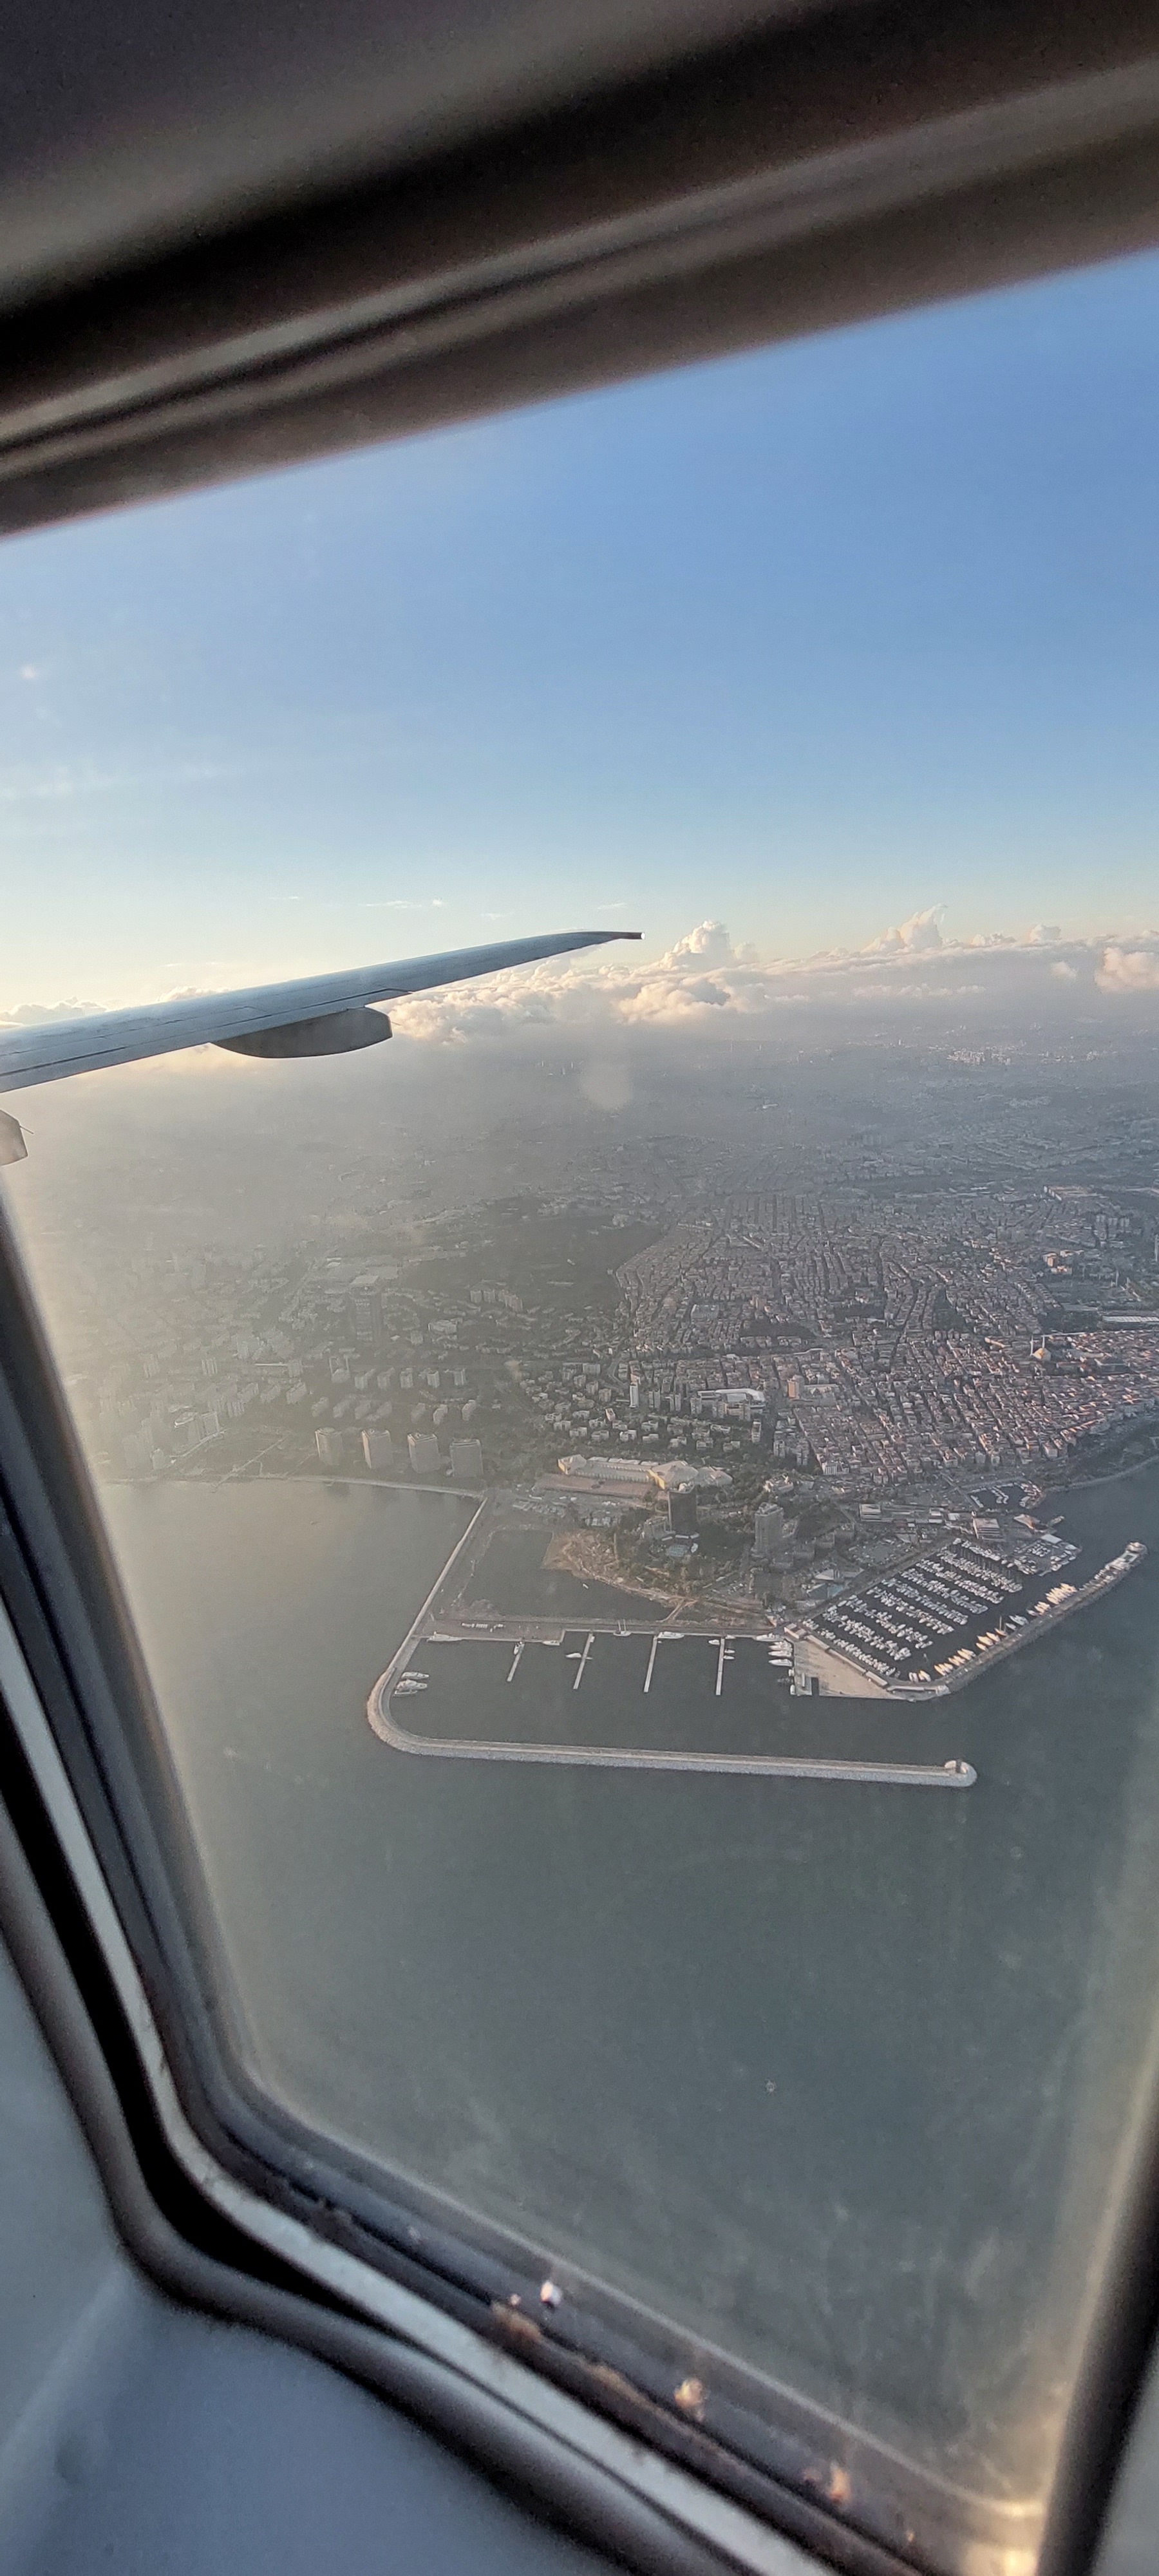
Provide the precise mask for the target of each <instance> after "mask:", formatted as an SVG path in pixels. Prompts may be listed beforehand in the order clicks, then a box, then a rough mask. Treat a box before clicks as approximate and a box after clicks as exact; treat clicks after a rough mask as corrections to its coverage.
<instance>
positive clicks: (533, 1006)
mask: <svg viewBox="0 0 1159 2576" xmlns="http://www.w3.org/2000/svg"><path fill="white" fill-rule="evenodd" d="M944 919H945V907H944V905H941V904H931V905H929V906H928V907H927V908H926V909H925V910H924V911H921V912H915V913H912V914H911V915H910V918H909V919H908V921H902V922H898V923H896V924H894V925H892V926H891V927H890V928H888V929H886V930H883V931H882V932H881V933H880V934H879V936H878V937H877V938H876V939H873V940H870V941H869V943H868V945H867V946H866V947H864V948H859V949H832V950H827V951H825V952H824V953H822V954H821V955H819V956H815V957H808V958H795V959H794V958H780V959H777V958H773V959H762V958H760V957H759V956H758V955H757V954H756V952H755V950H753V949H751V948H744V947H739V948H738V947H735V946H734V945H733V942H732V940H731V939H730V937H729V934H728V931H727V929H726V927H725V925H724V923H723V922H721V921H701V922H698V923H697V925H696V928H695V929H694V930H690V931H688V932H687V933H686V935H685V937H684V938H683V939H678V940H677V942H676V944H675V946H674V947H673V948H670V949H668V950H667V951H666V952H665V954H664V955H663V956H662V957H657V958H655V959H653V960H651V961H647V962H643V963H641V962H640V960H639V958H638V955H636V954H632V955H621V954H617V953H615V952H610V951H608V950H604V951H602V952H601V955H600V958H599V961H598V962H596V961H594V960H592V959H591V958H589V957H579V958H569V959H564V960H560V961H555V960H548V961H546V962H545V963H544V964H543V965H541V966H536V967H519V968H516V969H514V970H512V971H511V972H510V973H508V974H504V975H490V976H487V977H485V978H484V979H483V980H482V981H481V982H479V983H477V984H457V985H451V986H449V987H448V988H447V989H446V990H445V991H442V992H435V993H417V994H415V995H414V997H413V999H411V1000H409V1001H405V1002H397V1003H394V1004H392V1006H391V1013H390V1016H391V1021H392V1024H393V1026H394V1028H395V1029H396V1030H397V1032H398V1034H399V1036H400V1037H406V1038H412V1039H418V1040H422V1041H426V1042H428V1043H435V1044H442V1045H455V1044H462V1043H464V1042H467V1041H470V1040H472V1039H475V1038H487V1037H498V1036H503V1035H505V1034H508V1033H512V1032H516V1031H519V1030H525V1031H527V1032H529V1033H533V1032H534V1031H535V1030H537V1029H543V1030H544V1031H546V1030H548V1029H552V1030H554V1031H556V1032H557V1033H558V1034H559V1035H560V1036H561V1037H563V1038H565V1039H566V1038H567V1037H568V1036H569V1035H571V1036H574V1038H575V1039H576V1041H577V1042H579V1043H582V1042H583V1041H584V1040H586V1039H588V1040H599V1039H600V1038H601V1037H611V1036H614V1035H615V1034H616V1033H617V1032H619V1033H626V1032H629V1031H632V1030H642V1029H648V1028H655V1029H682V1030H703V1031H704V1032H706V1033H712V1032H713V1031H715V1032H716V1033H717V1034H718V1035H721V1036H726V1035H728V1033H729V1032H730V1031H731V1032H733V1033H740V1032H742V1031H743V1032H744V1033H745V1034H746V1035H752V1036H757V1035H759V1034H761V1032H762V1030H768V1032H769V1033H770V1034H775V1033H776V1032H777V1030H778V1029H779V1030H782V1031H783V1030H787V1029H790V1028H791V1027H792V1025H793V1017H794V1014H797V1013H801V1012H803V1011H804V1010H805V1009H807V1008H808V1007H809V1006H812V1007H814V1008H816V1009H818V1010H824V1011H837V1010H849V1011H853V1012H855V1013H860V1014H861V1015H862V1016H865V1015H867V1014H868V1013H870V1012H872V1011H873V1010H874V1009H876V1010H878V1011H891V1010H899V1011H903V1012H906V1011H908V1012H910V1013H913V1012H917V1011H920V1010H922V1009H927V1010H937V1009H940V1010H941V1011H942V1012H943V1014H944V1013H945V1012H946V1011H948V1010H953V1009H954V1008H955V1006H961V1007H962V1008H963V1009H965V1010H974V1011H980V1012H982V1013H985V1012H986V1010H987V1009H991V1010H993V1012H994V1013H996V1014H1006V1015H1008V1016H1009V1018H1010V1019H1011V1020H1015V1019H1018V1018H1024V1017H1025V1016H1026V1015H1027V1014H1028V1013H1030V1012H1033V1011H1035V1010H1037V1009H1040V1008H1041V1009H1043V1010H1051V1011H1053V1012H1054V1013H1055V1014H1057V1012H1058V1011H1059V1009H1060V1008H1063V1009H1071V1010H1077V1009H1082V1008H1084V1007H1086V1008H1088V1009H1089V1008H1091V1007H1095V1006H1097V1005H1098V1004H1099V1001H1100V997H1104V996H1105V997H1107V998H1108V999H1110V1000H1111V1001H1116V1000H1118V1001H1122V1000H1130V999H1132V998H1133V999H1135V1000H1136V1001H1138V1000H1144V1001H1146V1000H1148V999H1149V997H1151V996H1153V995H1159V931H1156V930H1149V931H1139V932H1133V933H1131V934H1130V935H1129V936H1125V935H1119V936H1113V935H1111V934H1110V933H1105V934H1103V935H1102V936H1101V937H1099V938H1092V939H1064V938H1063V937H1062V935H1061V933H1060V932H1059V930H1058V929H1057V928H1055V927H1054V926H1053V925H1052V924H1050V923H1043V922H1036V923H1035V924H1034V925H1033V927H1032V928H1030V929H1028V930H1027V931H1025V932H1024V933H1023V934H1022V935H1021V936H1020V937H1018V938H1009V937H1006V936H1001V935H994V936H985V935H984V936H979V937H974V938H971V939H952V938H949V937H947V935H946V933H945V930H944V928H943V923H944ZM190 989H193V988H190ZM197 989H204V988H202V987H199V988H197ZM166 998H171V997H169V996H167V997H166ZM98 1007H99V1006H98V1005H96V1004H94V1003H89V1004H85V1003H81V1002H77V1001H70V1002H65V1003H57V1004H55V1005H50V1006H47V1007H46V1006H42V1005H39V1004H35V1003H26V1004H24V1005H23V1006H22V1007H21V1008H19V1009H17V1010H13V1011H11V1012H9V1013H3V1012H0V1027H5V1026H6V1027H13V1026H20V1025H27V1024H28V1023H29V1022H30V1021H35V1020H40V1019H54V1018H57V1017H63V1016H66V1015H67V1016H69V1017H71V1016H74V1015H75V1014H76V1013H78V1012H81V1011H83V1010H86V1009H87V1010H94V1009H96V1008H98Z"/></svg>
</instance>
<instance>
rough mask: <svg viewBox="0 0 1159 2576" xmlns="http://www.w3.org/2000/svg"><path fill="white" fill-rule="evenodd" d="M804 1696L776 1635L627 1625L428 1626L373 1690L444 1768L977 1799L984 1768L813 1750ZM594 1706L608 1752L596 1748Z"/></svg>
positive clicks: (399, 1740)
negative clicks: (969, 1793) (807, 1740)
mask: <svg viewBox="0 0 1159 2576" xmlns="http://www.w3.org/2000/svg"><path fill="white" fill-rule="evenodd" d="M661 1649H663V1651H662V1652H661ZM791 1685H792V1666H791V1664H790V1663H788V1662H786V1660H785V1658H784V1656H783V1654H781V1653H778V1651H777V1649H776V1642H775V1641H774V1643H773V1644H770V1643H769V1641H767V1640H766V1639H764V1638H752V1637H743V1636H732V1635H730V1634H727V1633H725V1632H723V1631H718V1632H717V1633H715V1634H713V1635H708V1634H706V1633H698V1632H696V1631H689V1630H671V1629H668V1630H656V1629H652V1630H648V1629H641V1628H634V1627H631V1626H629V1625H628V1624H627V1622H624V1621H619V1622H616V1623H612V1622H610V1621H604V1622H595V1621H593V1622H592V1624H591V1625H590V1626H589V1627H587V1628H585V1629H579V1628H570V1627H558V1628H551V1627H549V1626H548V1625H547V1623H545V1622H542V1621H538V1622H532V1621H528V1622H518V1623H513V1622H500V1621H498V1620H496V1621H494V1622H493V1623H491V1624H490V1625H489V1626H488V1628H487V1629H486V1630H485V1631H484V1632H482V1633H480V1632H479V1631H478V1630H475V1631H474V1632H464V1631H463V1630H462V1629H460V1628H455V1629H453V1630H452V1629H448V1628H445V1627H443V1626H442V1625H441V1624H439V1623H438V1622H437V1620H432V1619H431V1618H429V1617H428V1618H427V1619H425V1620H424V1621H423V1622H422V1623H421V1628H420V1632H419V1633H417V1634H416V1633H415V1632H413V1631H412V1633H411V1635H410V1636H409V1637H408V1638H407V1639H406V1640H405V1641H404V1644H403V1645H402V1646H401V1647H400V1649H399V1652H398V1654H397V1655H396V1656H395V1657H394V1658H393V1660H392V1662H391V1664H390V1665H389V1666H388V1667H387V1670H386V1671H385V1672H384V1673H383V1674H381V1675H380V1677H379V1679H378V1681H377V1682H376V1683H375V1686H374V1689H373V1690H372V1692H371V1694H370V1698H369V1701H368V1704H367V1717H368V1719H369V1723H370V1726H371V1728H372V1730H373V1732H374V1734H375V1735H376V1736H377V1737H378V1739H379V1741H380V1743H382V1744H385V1745H388V1746H389V1747H390V1748H391V1750H392V1751H393V1752H395V1753H405V1754H411V1755H418V1756H425V1757H427V1758H433V1759H435V1760H438V1761H444V1762H445V1761H456V1762H500V1763H534V1764H544V1763H548V1764H554V1765H556V1766H560V1767H569V1768H573V1769H575V1768H579V1769H588V1770H590V1769H597V1770H612V1771H640V1772H650V1773H656V1772H664V1771H672V1772H682V1773H685V1774H688V1775H692V1776H693V1777H696V1776H699V1777H706V1776H713V1775H715V1776H718V1777H724V1778H729V1777H733V1778H748V1779H762V1778H764V1779H774V1780H775V1779H781V1780H817V1781H831V1782H841V1781H845V1782H862V1783H868V1784H870V1785H876V1786H878V1787H892V1788H913V1789H928V1788H936V1789H968V1788H970V1787H972V1786H973V1784H974V1781H975V1778H976V1776H977V1775H976V1772H975V1770H974V1768H973V1766H972V1765H971V1764H970V1763H968V1762H966V1761H963V1760H962V1759H961V1758H960V1757H958V1756H956V1755H951V1756H950V1757H949V1758H948V1759H946V1758H942V1759H941V1760H936V1759H935V1760H913V1761H906V1760H893V1759H889V1760H887V1759H885V1758H884V1757H883V1753H882V1752H881V1751H878V1752H876V1753H875V1752H874V1751H872V1750H870V1749H868V1748H867V1750H866V1752H865V1753H864V1755H857V1754H849V1753H838V1752H836V1751H834V1750H831V1749H830V1748H829V1747H828V1746H827V1745H826V1744H825V1743H824V1742H823V1741H818V1742H816V1743H815V1744H802V1743H801V1742H800V1737H801V1734H802V1732H803V1728H804V1723H805V1709H806V1706H807V1705H809V1703H807V1702H802V1701H798V1699H797V1698H796V1696H795V1695H794V1691H793V1689H792V1686H791ZM593 1693H594V1694H595V1699H594V1706H595V1708H596V1709H597V1710H598V1730H599V1733H600V1735H601V1736H602V1737H603V1739H604V1740H602V1741H595V1740H593V1735H594V1733H595V1729H593V1726H592V1718H591V1715H590V1713H589V1712H590V1710H591V1708H592V1705H593ZM812 1706H813V1708H814V1709H815V1708H816V1703H815V1702H813V1703H812ZM404 1710H405V1716H404V1714H403V1712H404ZM467 1711H469V1712H470V1718H471V1731H470V1732H464V1725H463V1721H464V1713H465V1712H467ZM809 1732H810V1734H815V1733H816V1732H817V1730H816V1728H815V1726H814V1725H812V1724H811V1723H810V1726H809Z"/></svg>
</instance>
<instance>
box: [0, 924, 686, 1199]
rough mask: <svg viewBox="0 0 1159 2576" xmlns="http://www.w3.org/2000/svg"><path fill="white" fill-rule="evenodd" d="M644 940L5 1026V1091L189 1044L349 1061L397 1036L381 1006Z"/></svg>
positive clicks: (365, 971) (599, 941) (582, 933)
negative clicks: (508, 969) (355, 1052)
mask: <svg viewBox="0 0 1159 2576" xmlns="http://www.w3.org/2000/svg"><path fill="white" fill-rule="evenodd" d="M639 937H640V932H639V931H638V930H559V931H554V932H549V933H548V935H547V936H546V937H545V938H542V939H509V940H502V941H500V942H499V943H498V945H497V946H495V947H492V948H453V949H450V950H449V951H448V952H447V954H446V955H445V956H443V957H409V958H404V959H403V960H401V961H400V962H397V963H395V964H393V965H389V966H356V967H355V968H354V969H353V970H352V971H351V972H350V973H348V974H342V975H307V976H303V977H302V978H300V979H299V980H298V981H297V982H295V983H292V984H256V985H253V986H252V987H251V988H250V989H249V991H247V992H241V993H197V994H192V995H184V996H182V997H181V998H180V999H179V1000H177V1001H172V1002H150V1003H148V1004H147V1005H146V1006H145V1007H144V1008H143V1009H141V1010H136V1011H100V1012H94V1013H93V1014H91V1015H90V1016H89V1017H88V1018H85V1019H76V1020H46V1021H42V1022H39V1023H38V1024H37V1025H35V1026H34V1027H31V1028H20V1029H13V1028H3V1027H0V1091H19V1090H21V1089H23V1088H24V1087H25V1085H27V1084H29V1083H34V1082H60V1081H61V1080H62V1079H63V1078H64V1076H65V1075H66V1074H71V1073H94V1072H96V1071H98V1070H99V1069H100V1068H101V1067H102V1066H105V1065H111V1064H132V1063H135V1062H136V1061H137V1059H138V1058H139V1057H141V1056H149V1055H172V1054H174V1053H175V1052H176V1051H177V1049H178V1048H180V1047H193V1046H220V1047H228V1048H229V1049H230V1050H231V1052H233V1053H235V1054H238V1055H263V1056H283V1055H284V1056H303V1055H344V1054H346V1053H347V1051H348V1050H349V1049H351V1048H354V1047H363V1046H377V1045H378V1044H379V1043H380V1042H381V1040H382V1039H383V1038H388V1037H389V1036H390V1021H389V1020H388V1019H387V1018H386V1017H385V1015H384V1014H383V1013H382V1012H381V1011H377V1010H374V1009H372V1008H371V1007H370V1006H371V1005H372V1004H373V1003H376V1002H392V1001H398V1000H401V999H402V997H403V996H404V995H405V994H407V993H427V992H431V991H433V990H434V989H435V987H436V986H438V985H441V984H463V983H470V982H473V981H474V978H475V977H476V976H477V975H496V974H498V973H499V972H500V970H501V969H502V968H503V967H505V966H531V965H534V964H535V962H536V961H537V960H538V959H539V958H542V957H562V956H564V955H566V954H567V952H568V951H569V950H571V949H574V948H598V947H601V946H602V945H603V944H604V942H605V941H607V940H610V939H638V938H639ZM7 1123H8V1124H10V1125H14V1124H15V1121H8V1122H7ZM0 1159H5V1158H4V1157H3V1156H0Z"/></svg>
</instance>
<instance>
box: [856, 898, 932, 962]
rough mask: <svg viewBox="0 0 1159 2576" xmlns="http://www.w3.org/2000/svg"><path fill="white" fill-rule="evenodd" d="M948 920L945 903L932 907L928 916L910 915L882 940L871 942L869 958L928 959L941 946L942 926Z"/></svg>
mask: <svg viewBox="0 0 1159 2576" xmlns="http://www.w3.org/2000/svg"><path fill="white" fill-rule="evenodd" d="M945 917H946V907H945V904H944V903H931V904H930V906H929V908H928V910H927V911H925V912H911V914H910V917H909V920H908V921H901V922H898V923H897V924H896V926H895V927H894V928H892V929H890V930H883V931H882V933H881V936H880V938H878V939H871V940H870V943H869V947H868V949H867V951H866V955H867V956H871V957H876V956H895V957H896V956H898V955H901V956H907V957H929V956H930V955H932V954H933V953H935V952H936V950H938V949H939V948H940V947H941V945H942V923H943V921H944V920H945Z"/></svg>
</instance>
